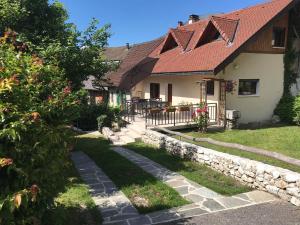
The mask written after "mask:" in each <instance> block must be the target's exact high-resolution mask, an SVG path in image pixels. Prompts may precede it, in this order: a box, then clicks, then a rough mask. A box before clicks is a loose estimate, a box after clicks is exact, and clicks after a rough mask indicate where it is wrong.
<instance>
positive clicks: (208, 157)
mask: <svg viewBox="0 0 300 225" xmlns="http://www.w3.org/2000/svg"><path fill="white" fill-rule="evenodd" d="M142 140H143V142H145V143H147V144H151V145H154V146H156V147H158V148H165V149H166V150H167V151H168V152H170V153H171V154H173V155H179V156H181V157H182V158H185V159H188V160H192V161H196V162H199V163H202V164H206V165H208V166H209V167H211V168H212V169H214V170H217V171H220V172H222V173H223V174H225V175H228V176H231V177H234V178H235V179H236V180H238V181H241V182H243V183H245V184H247V185H248V186H250V187H252V188H256V189H259V190H264V191H267V192H269V193H272V194H274V195H277V196H278V197H280V198H282V199H284V200H287V201H290V202H291V203H292V204H294V205H296V206H300V174H299V173H295V172H292V171H290V170H286V169H282V168H279V167H275V166H270V165H267V164H264V163H261V162H257V161H253V160H250V159H245V158H241V157H238V156H233V155H229V154H226V153H222V152H218V151H214V150H211V149H207V148H203V147H200V146H197V145H193V144H190V143H186V142H182V141H179V140H177V139H174V138H171V137H169V136H167V135H164V134H161V133H158V132H156V131H152V130H147V131H146V133H145V134H144V135H143V137H142Z"/></svg>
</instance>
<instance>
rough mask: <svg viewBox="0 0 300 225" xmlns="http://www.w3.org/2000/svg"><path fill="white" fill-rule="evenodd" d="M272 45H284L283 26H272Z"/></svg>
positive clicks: (282, 46) (281, 46)
mask: <svg viewBox="0 0 300 225" xmlns="http://www.w3.org/2000/svg"><path fill="white" fill-rule="evenodd" d="M272 45H273V47H280V48H284V47H285V28H280V27H274V28H273V41H272Z"/></svg>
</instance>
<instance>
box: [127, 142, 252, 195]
mask: <svg viewBox="0 0 300 225" xmlns="http://www.w3.org/2000/svg"><path fill="white" fill-rule="evenodd" d="M126 147H127V148H128V149H131V150H133V151H135V152H136V153H139V154H141V155H144V156H146V157H148V158H149V159H152V160H153V161H155V162H157V163H159V164H161V165H163V166H165V167H166V168H168V169H169V170H172V171H175V172H177V173H179V174H181V175H182V176H185V177H186V178H188V179H190V180H192V181H194V182H196V183H198V184H200V185H202V186H205V187H207V188H209V189H212V190H214V191H215V192H218V193H220V194H222V195H228V196H231V195H236V194H240V193H243V192H248V191H250V190H251V189H250V188H248V187H247V186H244V185H242V184H241V183H239V182H237V181H236V180H234V179H233V178H231V177H227V176H225V175H223V174H221V173H219V172H216V171H214V170H212V169H210V168H209V167H207V166H205V165H201V164H199V163H196V162H191V161H187V160H183V159H181V158H179V157H176V156H172V155H170V154H169V153H168V152H166V151H165V150H162V149H157V148H155V147H152V146H150V145H146V144H144V143H142V142H136V143H132V144H128V145H127V146H126Z"/></svg>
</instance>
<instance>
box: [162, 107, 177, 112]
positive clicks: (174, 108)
mask: <svg viewBox="0 0 300 225" xmlns="http://www.w3.org/2000/svg"><path fill="white" fill-rule="evenodd" d="M165 111H166V112H168V113H170V112H176V107H175V106H167V107H166V108H165Z"/></svg>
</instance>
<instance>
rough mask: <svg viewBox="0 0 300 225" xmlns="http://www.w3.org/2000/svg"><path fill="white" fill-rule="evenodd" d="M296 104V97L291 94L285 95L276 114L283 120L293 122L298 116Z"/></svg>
mask: <svg viewBox="0 0 300 225" xmlns="http://www.w3.org/2000/svg"><path fill="white" fill-rule="evenodd" d="M294 106H295V97H293V96H291V95H285V96H283V97H282V98H281V99H280V101H279V103H278V105H277V107H276V109H275V111H274V114H275V115H278V116H279V117H280V119H281V121H282V122H285V123H293V122H294V118H295V116H296V113H295V107H294Z"/></svg>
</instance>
